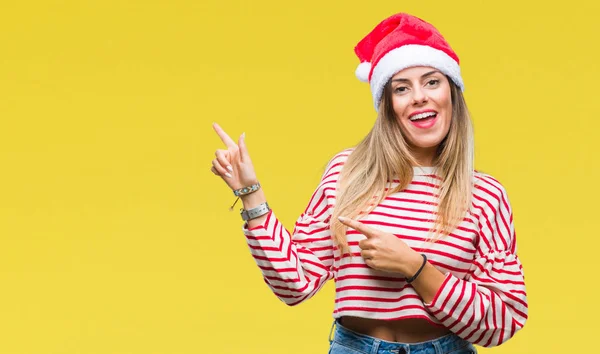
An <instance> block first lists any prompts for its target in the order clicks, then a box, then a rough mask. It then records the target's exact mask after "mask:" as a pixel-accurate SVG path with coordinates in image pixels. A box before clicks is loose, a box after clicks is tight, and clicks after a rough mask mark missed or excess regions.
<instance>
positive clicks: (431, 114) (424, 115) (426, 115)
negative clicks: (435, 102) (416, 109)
mask: <svg viewBox="0 0 600 354" xmlns="http://www.w3.org/2000/svg"><path fill="white" fill-rule="evenodd" d="M436 116H437V113H436V112H425V113H419V114H415V115H413V116H411V117H409V118H408V119H410V121H412V122H416V121H419V120H423V119H427V118H435V117H436Z"/></svg>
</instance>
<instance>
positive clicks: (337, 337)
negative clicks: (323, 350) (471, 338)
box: [329, 321, 477, 354]
mask: <svg viewBox="0 0 600 354" xmlns="http://www.w3.org/2000/svg"><path fill="white" fill-rule="evenodd" d="M334 325H335V334H334V336H333V340H331V334H330V336H329V337H330V343H331V346H330V347H329V354H408V353H411V354H450V353H452V354H475V353H477V350H476V349H475V347H474V346H473V344H471V343H469V342H468V341H466V340H464V339H462V338H460V337H459V336H457V335H456V334H454V333H451V334H447V335H445V336H443V337H440V338H436V339H433V340H429V341H426V342H420V343H410V344H407V343H396V342H388V341H385V340H382V339H378V338H374V337H370V336H367V335H364V334H361V333H356V332H353V331H351V330H349V329H347V328H344V327H343V326H342V325H340V323H339V322H338V321H335V322H334ZM331 330H332V331H333V327H331Z"/></svg>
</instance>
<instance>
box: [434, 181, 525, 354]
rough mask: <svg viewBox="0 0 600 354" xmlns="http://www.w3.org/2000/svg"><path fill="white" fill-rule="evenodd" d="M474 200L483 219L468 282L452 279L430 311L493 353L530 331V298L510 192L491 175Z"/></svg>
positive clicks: (479, 185)
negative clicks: (527, 327) (527, 325)
mask: <svg viewBox="0 0 600 354" xmlns="http://www.w3.org/2000/svg"><path fill="white" fill-rule="evenodd" d="M473 195H474V199H473V206H474V208H475V210H476V211H477V212H478V213H479V217H478V220H479V241H478V246H477V252H476V255H475V257H474V260H473V262H472V264H471V267H470V269H469V272H468V274H467V276H466V277H465V278H464V279H459V278H458V277H456V276H454V275H453V274H451V273H447V274H446V278H445V280H444V282H443V284H442V286H441V287H440V289H439V290H438V292H437V294H436V295H435V297H434V299H433V300H432V301H431V303H430V304H425V306H426V307H427V308H428V309H429V310H430V311H431V313H432V314H433V315H434V316H435V317H436V318H437V319H438V320H439V321H440V322H442V323H443V324H444V325H445V326H446V327H447V328H449V329H450V330H452V331H453V332H455V333H456V334H457V335H459V336H460V337H462V338H464V339H466V340H468V341H470V342H472V343H475V344H477V345H481V346H484V347H492V346H496V345H500V344H502V343H503V342H505V341H507V340H508V339H510V338H511V337H513V336H514V334H515V333H516V332H517V331H518V330H520V329H521V328H522V327H523V326H524V324H525V321H526V320H527V312H528V307H527V294H526V292H525V280H524V274H523V267H522V265H521V262H520V260H519V257H518V256H517V252H516V248H517V245H516V237H515V230H514V225H513V216H512V210H511V207H510V204H509V201H508V198H507V195H506V191H505V189H504V188H503V187H502V185H500V183H499V182H498V181H496V180H494V179H493V178H491V177H490V176H487V175H486V176H484V177H482V178H481V179H480V181H479V182H478V183H476V185H475V192H474V193H473Z"/></svg>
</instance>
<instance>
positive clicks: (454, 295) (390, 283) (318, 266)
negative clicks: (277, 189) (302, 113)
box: [243, 149, 527, 347]
mask: <svg viewBox="0 0 600 354" xmlns="http://www.w3.org/2000/svg"><path fill="white" fill-rule="evenodd" d="M351 152H352V149H348V150H344V151H342V152H341V153H339V154H337V155H336V156H335V157H334V158H333V159H332V160H331V161H330V162H329V164H328V166H327V168H326V171H325V173H324V174H323V177H322V179H321V182H320V183H319V186H318V187H317V189H316V191H315V192H314V194H313V196H312V198H311V199H310V202H309V204H308V206H307V208H306V210H305V211H304V213H302V215H301V216H300V217H299V218H298V220H297V222H296V225H295V228H294V231H293V233H292V234H290V233H289V232H288V231H287V230H286V228H285V227H284V226H283V225H282V224H281V223H280V222H279V220H277V217H276V216H275V213H274V212H273V211H270V213H269V214H268V216H267V219H266V221H265V222H264V224H262V225H260V226H257V227H254V228H252V229H248V227H247V224H244V226H243V231H244V233H245V235H246V239H247V242H248V246H249V248H250V250H251V252H252V256H253V257H254V259H255V260H256V263H257V264H258V266H259V268H260V269H261V271H262V273H263V276H264V280H265V282H266V283H267V284H268V285H269V287H270V288H271V289H272V290H273V292H274V293H275V295H277V297H279V298H280V299H281V300H282V301H284V302H285V303H286V304H288V305H296V304H299V303H301V302H302V301H304V300H306V299H308V298H310V297H311V296H313V295H314V294H315V293H316V292H317V291H318V290H319V289H320V288H321V287H322V286H323V284H325V282H326V281H328V280H329V279H335V289H336V296H335V308H334V311H333V317H334V318H339V317H341V316H356V317H364V318H373V319H383V320H397V319H406V318H423V319H426V320H429V321H430V322H432V323H434V324H436V325H443V326H445V327H447V328H449V329H450V330H451V331H453V332H454V333H456V334H458V335H459V336H460V337H462V338H464V339H466V340H468V341H470V342H472V343H475V344H478V345H481V346H486V347H489V346H495V345H499V344H501V343H503V342H504V341H506V340H508V339H509V338H511V337H512V336H513V335H514V334H515V332H516V331H518V330H519V329H521V328H522V327H523V325H524V324H525V321H526V319H527V297H526V292H525V283H524V277H523V271H522V266H521V262H520V261H519V258H518V257H517V253H516V240H515V232H514V227H513V217H512V211H511V207H510V204H509V201H508V198H507V195H506V191H505V189H504V188H503V187H502V185H501V184H500V183H499V182H498V181H497V180H495V179H494V178H493V177H491V176H489V175H487V174H483V173H480V172H475V188H474V191H473V202H472V203H473V211H474V212H472V213H469V214H468V215H467V216H466V217H465V218H464V220H463V221H462V222H461V223H460V224H459V226H458V227H457V228H456V229H455V231H454V232H453V233H452V234H450V235H449V236H445V237H443V238H442V239H441V240H440V241H438V242H436V243H431V242H427V241H426V239H427V236H428V230H429V229H430V228H431V227H432V225H433V223H434V219H435V214H434V213H435V211H434V210H435V203H436V202H437V200H436V197H435V196H436V195H437V188H438V187H437V184H436V183H437V182H439V179H436V177H435V175H434V172H435V171H434V170H433V168H430V167H425V168H415V169H414V172H415V173H414V178H413V180H412V181H411V183H410V184H409V185H408V187H407V188H406V189H404V190H403V191H401V192H398V193H395V194H392V195H390V196H389V197H387V198H386V199H385V200H384V201H383V202H382V203H380V204H379V205H378V206H377V207H376V208H375V209H374V210H373V211H372V212H371V213H370V214H369V215H367V216H365V217H363V218H362V219H361V222H363V223H365V224H367V225H369V226H371V227H374V228H378V229H380V230H383V231H385V232H389V233H392V234H395V235H396V236H398V237H400V238H401V239H402V240H403V241H404V242H406V243H407V244H408V245H409V246H410V247H412V248H413V249H414V250H416V251H418V252H421V253H425V254H426V255H427V258H428V259H429V262H430V263H431V264H432V265H434V266H435V267H436V268H438V269H439V270H440V271H442V272H443V273H445V274H446V278H445V281H444V283H443V284H442V286H441V287H440V289H439V291H438V292H437V294H436V296H435V298H434V300H433V301H432V302H431V303H430V304H427V303H423V300H422V299H421V298H420V297H419V295H418V294H417V293H416V291H415V290H414V289H413V288H412V286H411V285H409V284H407V283H406V282H405V281H404V278H403V276H402V275H400V274H393V273H387V272H382V271H378V270H374V269H372V268H370V267H368V266H367V265H366V264H365V262H364V260H363V259H362V257H360V248H359V247H358V242H359V241H360V240H361V239H363V238H364V236H363V235H362V234H360V233H357V232H356V231H354V230H352V229H349V230H348V233H347V239H348V243H349V246H350V249H351V252H352V254H353V255H354V256H353V257H348V256H345V257H343V258H340V252H339V250H338V249H337V247H335V246H334V244H333V241H332V238H331V233H330V230H329V220H330V218H331V215H332V212H333V208H334V206H335V196H336V188H335V186H336V182H337V179H338V177H339V173H340V171H341V170H342V166H343V164H344V162H345V161H346V159H347V157H348V155H349V154H350V153H351ZM396 185H397V181H394V183H393V184H392V185H391V186H392V187H393V186H396Z"/></svg>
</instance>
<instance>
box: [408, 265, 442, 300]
mask: <svg viewBox="0 0 600 354" xmlns="http://www.w3.org/2000/svg"><path fill="white" fill-rule="evenodd" d="M419 266H420V265H419ZM417 269H418V268H417ZM415 272H416V270H415ZM412 274H414V273H411V274H409V275H408V276H411V275H412ZM445 279H446V276H445V275H444V273H442V272H440V271H439V270H438V269H437V268H436V267H434V266H433V265H432V264H431V263H429V262H427V263H425V267H424V268H423V270H422V271H421V274H419V276H418V277H417V279H415V280H414V281H413V282H412V283H411V285H412V286H413V288H414V289H415V291H416V292H417V293H418V294H419V296H421V299H423V302H424V303H431V301H433V298H434V297H435V294H437V292H438V290H439V289H440V287H441V286H442V284H443V283H444V280H445Z"/></svg>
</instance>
